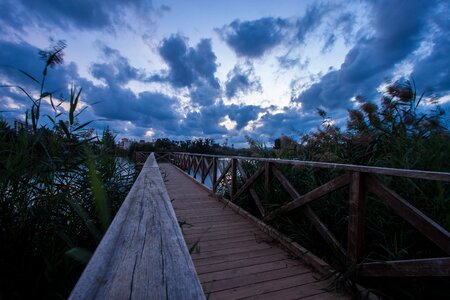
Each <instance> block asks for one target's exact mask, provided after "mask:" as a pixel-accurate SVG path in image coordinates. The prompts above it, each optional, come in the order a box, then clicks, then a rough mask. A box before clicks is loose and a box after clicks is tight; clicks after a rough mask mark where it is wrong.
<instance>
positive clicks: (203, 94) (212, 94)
mask: <svg viewBox="0 0 450 300" xmlns="http://www.w3.org/2000/svg"><path fill="white" fill-rule="evenodd" d="M221 94H222V93H221V90H220V89H219V88H218V87H217V86H211V84H210V83H208V82H207V81H198V82H197V83H196V84H195V85H194V86H192V88H191V90H190V97H191V101H192V103H193V104H197V105H199V106H209V105H212V104H214V103H215V102H216V100H218V99H220V97H221Z"/></svg>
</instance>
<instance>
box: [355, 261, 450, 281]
mask: <svg viewBox="0 0 450 300" xmlns="http://www.w3.org/2000/svg"><path fill="white" fill-rule="evenodd" d="M358 274H359V275H360V276H366V277H405V276H407V277H413V276H439V277H442V276H450V258H449V257H442V258H426V259H411V260H397V261H383V262H374V263H365V264H361V265H360V268H359V270H358Z"/></svg>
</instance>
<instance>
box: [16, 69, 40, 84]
mask: <svg viewBox="0 0 450 300" xmlns="http://www.w3.org/2000/svg"><path fill="white" fill-rule="evenodd" d="M19 72H20V73H22V74H23V75H25V76H27V77H28V78H30V79H31V80H33V81H34V82H37V83H40V82H39V81H38V80H37V79H36V78H34V77H33V76H31V75H30V74H29V73H27V72H25V71H23V70H20V69H19Z"/></svg>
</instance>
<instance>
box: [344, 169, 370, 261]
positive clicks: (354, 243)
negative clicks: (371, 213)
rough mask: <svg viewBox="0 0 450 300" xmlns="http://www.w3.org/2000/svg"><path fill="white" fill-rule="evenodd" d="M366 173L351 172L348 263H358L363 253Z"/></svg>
mask: <svg viewBox="0 0 450 300" xmlns="http://www.w3.org/2000/svg"><path fill="white" fill-rule="evenodd" d="M365 198H366V192H365V188H364V173H360V172H351V173H350V190H349V212H348V233H347V265H349V266H351V265H353V264H356V263H357V262H358V260H359V259H360V257H361V255H362V249H363V242H364V217H365Z"/></svg>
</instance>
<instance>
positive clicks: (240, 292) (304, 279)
mask: <svg viewBox="0 0 450 300" xmlns="http://www.w3.org/2000/svg"><path fill="white" fill-rule="evenodd" d="M316 281H317V279H315V278H314V276H313V274H311V273H304V274H301V275H300V276H299V275H296V276H295V275H294V276H289V277H284V278H279V279H273V280H270V281H268V282H260V283H255V284H252V285H245V286H241V287H239V288H234V289H228V290H224V291H220V292H216V293H212V294H210V298H211V299H217V300H219V299H224V300H227V299H241V298H245V297H250V296H255V295H261V294H266V293H269V292H275V291H279V290H283V289H287V288H292V287H295V286H299V285H304V284H308V283H313V282H316Z"/></svg>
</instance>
